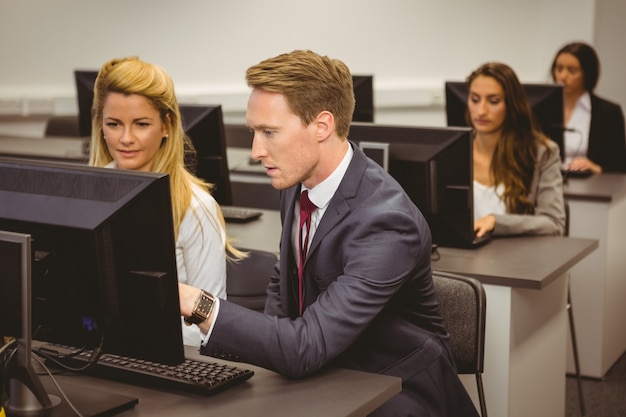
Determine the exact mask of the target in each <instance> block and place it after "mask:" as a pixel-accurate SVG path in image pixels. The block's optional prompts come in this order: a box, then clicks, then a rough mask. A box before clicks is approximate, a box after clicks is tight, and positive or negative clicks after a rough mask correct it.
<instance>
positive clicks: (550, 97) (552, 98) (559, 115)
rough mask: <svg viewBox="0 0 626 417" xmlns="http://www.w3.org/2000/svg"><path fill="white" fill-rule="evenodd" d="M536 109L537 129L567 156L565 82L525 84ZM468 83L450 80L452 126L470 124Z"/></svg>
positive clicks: (448, 106) (447, 87)
mask: <svg viewBox="0 0 626 417" xmlns="http://www.w3.org/2000/svg"><path fill="white" fill-rule="evenodd" d="M522 87H523V88H524V91H525V92H526V96H527V97H528V102H529V104H530V107H531V109H532V112H533V116H534V122H535V126H536V127H537V129H540V130H541V131H543V133H544V134H545V135H546V136H548V137H549V138H550V139H552V140H553V141H554V142H555V143H556V144H557V145H558V147H559V152H560V154H561V159H563V158H564V156H565V147H564V146H565V139H564V134H565V123H564V121H563V86H561V85H557V84H522ZM468 88H469V87H468V84H467V82H464V81H446V83H445V93H446V118H447V124H448V126H469V124H468V121H467V116H466V114H467V96H468Z"/></svg>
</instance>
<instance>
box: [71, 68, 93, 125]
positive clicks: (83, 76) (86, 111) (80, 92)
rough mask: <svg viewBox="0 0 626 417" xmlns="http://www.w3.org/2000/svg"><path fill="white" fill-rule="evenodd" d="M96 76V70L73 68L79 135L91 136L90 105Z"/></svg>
mask: <svg viewBox="0 0 626 417" xmlns="http://www.w3.org/2000/svg"><path fill="white" fill-rule="evenodd" d="M97 76H98V71H94V70H74V83H75V84H76V101H77V104H78V134H79V136H91V106H92V105H93V87H94V85H95V83H96V77H97Z"/></svg>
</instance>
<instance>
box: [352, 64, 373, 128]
mask: <svg viewBox="0 0 626 417" xmlns="http://www.w3.org/2000/svg"><path fill="white" fill-rule="evenodd" d="M352 85H353V88H354V98H355V100H356V103H355V107H354V113H353V115H352V120H353V121H355V122H373V121H374V76H373V75H353V76H352Z"/></svg>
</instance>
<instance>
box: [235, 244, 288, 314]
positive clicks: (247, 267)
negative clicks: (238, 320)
mask: <svg viewBox="0 0 626 417" xmlns="http://www.w3.org/2000/svg"><path fill="white" fill-rule="evenodd" d="M244 250H245V251H246V252H248V253H249V256H248V257H247V258H245V259H242V260H240V261H238V262H230V263H229V264H228V267H227V271H226V298H227V300H228V301H231V302H233V303H235V304H239V305H241V306H244V307H247V308H249V309H252V310H256V311H263V310H264V309H265V300H266V298H267V293H266V289H267V284H268V283H269V281H270V277H271V276H272V275H273V274H274V272H275V266H276V262H277V261H278V256H276V254H274V253H272V252H266V251H261V250H251V249H244Z"/></svg>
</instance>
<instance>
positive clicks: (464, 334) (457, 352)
mask: <svg viewBox="0 0 626 417" xmlns="http://www.w3.org/2000/svg"><path fill="white" fill-rule="evenodd" d="M433 282H434V284H435V294H436V296H437V300H438V301H439V305H440V308H441V315H442V317H443V322H444V325H445V326H446V328H447V330H448V332H449V333H450V336H451V337H452V349H453V352H454V358H455V361H456V366H457V373H459V374H475V375H476V387H477V391H478V400H479V402H480V414H481V416H482V417H487V405H486V403H485V391H484V388H483V380H482V374H483V368H484V357H485V319H486V305H487V301H486V297H485V289H484V288H483V286H482V284H481V283H480V281H478V280H477V279H474V278H470V277H464V276H460V275H456V274H450V273H446V272H438V271H437V272H433Z"/></svg>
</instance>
